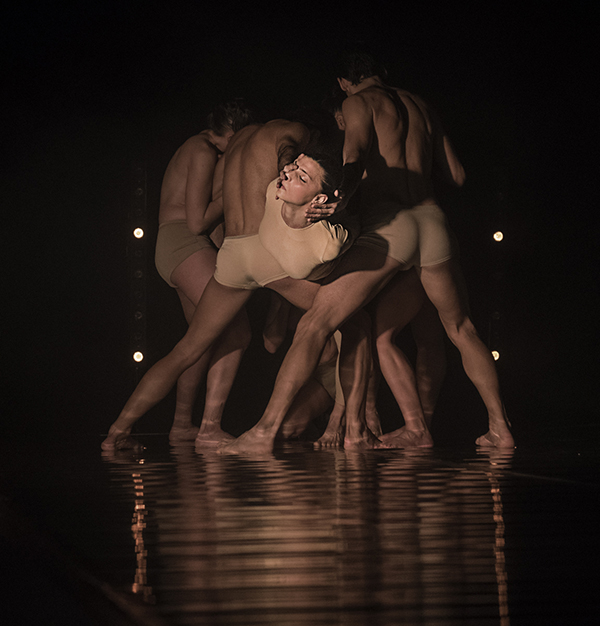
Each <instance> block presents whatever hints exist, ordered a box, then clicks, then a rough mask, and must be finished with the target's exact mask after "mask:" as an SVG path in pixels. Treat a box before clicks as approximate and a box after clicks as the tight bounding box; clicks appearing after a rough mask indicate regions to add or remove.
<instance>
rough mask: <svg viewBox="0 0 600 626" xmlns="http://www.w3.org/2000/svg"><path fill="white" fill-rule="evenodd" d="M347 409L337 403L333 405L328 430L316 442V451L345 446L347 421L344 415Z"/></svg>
mask: <svg viewBox="0 0 600 626" xmlns="http://www.w3.org/2000/svg"><path fill="white" fill-rule="evenodd" d="M345 411H346V407H345V406H344V405H343V404H339V403H338V402H336V403H335V404H334V405H333V411H331V415H330V416H329V422H328V423H327V428H326V429H325V432H324V433H323V434H322V435H321V437H320V438H319V439H318V440H317V441H315V443H314V447H315V450H323V449H326V448H337V449H339V448H341V447H342V446H343V444H344V436H345V433H346V420H345V419H344V414H345Z"/></svg>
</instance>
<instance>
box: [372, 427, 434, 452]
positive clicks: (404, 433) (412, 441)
mask: <svg viewBox="0 0 600 626" xmlns="http://www.w3.org/2000/svg"><path fill="white" fill-rule="evenodd" d="M380 439H381V441H383V442H384V443H385V444H387V446H388V447H389V448H431V447H432V446H433V439H432V438H431V434H430V433H429V431H428V430H422V431H421V430H419V431H417V430H408V429H407V428H406V426H402V428H398V430H394V431H392V432H391V433H386V434H385V435H382V436H381V437H380Z"/></svg>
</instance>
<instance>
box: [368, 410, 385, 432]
mask: <svg viewBox="0 0 600 626" xmlns="http://www.w3.org/2000/svg"><path fill="white" fill-rule="evenodd" d="M365 417H366V419H367V426H368V427H369V430H370V431H371V432H372V433H373V434H374V435H375V437H381V435H382V434H383V431H382V430H381V422H380V421H379V413H378V412H377V409H373V410H369V409H367V411H366V415H365Z"/></svg>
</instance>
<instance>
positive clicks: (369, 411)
mask: <svg viewBox="0 0 600 626" xmlns="http://www.w3.org/2000/svg"><path fill="white" fill-rule="evenodd" d="M379 379H380V372H379V364H378V363H377V361H376V359H375V358H373V367H372V369H371V376H370V377H369V384H368V386H367V402H366V405H365V416H366V419H367V426H368V427H369V430H370V431H371V432H372V433H373V434H374V435H375V437H378V438H381V435H382V434H383V431H382V430H381V422H380V421H379V412H378V411H377V392H378V391H379Z"/></svg>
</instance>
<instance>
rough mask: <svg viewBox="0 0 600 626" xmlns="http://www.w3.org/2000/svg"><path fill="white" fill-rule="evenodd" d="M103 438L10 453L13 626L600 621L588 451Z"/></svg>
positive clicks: (7, 564) (5, 502) (5, 469)
mask: <svg viewBox="0 0 600 626" xmlns="http://www.w3.org/2000/svg"><path fill="white" fill-rule="evenodd" d="M99 443H100V439H98V440H95V439H94V440H87V441H82V442H79V443H78V444H77V445H74V444H73V442H68V443H67V442H65V444H64V446H63V445H60V446H53V447H51V448H48V449H44V448H40V447H30V448H25V447H14V446H8V445H3V446H2V449H1V450H0V452H1V456H0V470H1V478H2V481H1V483H0V489H1V495H2V516H1V518H0V520H1V524H0V540H1V543H0V558H1V567H2V570H3V573H4V574H5V576H7V578H6V582H4V586H3V592H4V594H3V595H4V598H5V601H4V603H3V607H4V608H3V620H2V623H5V624H10V625H12V624H33V623H44V624H82V625H87V624H105V623H106V624H150V625H152V624H157V625H161V624H168V625H171V624H172V625H188V624H190V625H191V624H198V625H213V624H214V625H227V626H229V625H232V626H233V625H235V626H251V625H271V624H273V625H277V626H301V625H302V626H303V625H306V626H308V625H311V626H321V625H327V626H329V625H340V626H345V625H353V626H354V625H357V626H358V625H361V626H362V625H365V626H366V625H369V626H371V625H375V626H388V625H399V624H407V625H412V624H419V625H423V626H437V625H440V626H441V625H444V626H446V625H454V624H457V625H458V624H473V625H474V626H484V625H487V624H490V625H491V624H500V625H502V626H505V625H508V624H513V625H515V624H539V625H548V624H557V625H559V624H560V625H578V624H597V623H598V615H599V614H600V613H599V611H600V599H599V598H598V596H599V594H598V589H599V586H598V582H599V577H598V573H597V571H598V562H597V560H598V556H599V554H600V552H599V547H600V541H599V538H598V529H599V525H598V522H599V520H600V516H599V514H598V512H597V509H598V504H599V494H600V471H599V468H600V455H599V454H598V452H596V451H595V450H593V446H587V448H586V449H582V448H578V447H577V446H576V445H569V446H563V447H561V446H553V447H546V448H540V449H535V450H521V449H516V450H514V451H509V452H484V451H477V450H475V449H474V448H469V449H456V448H434V449H432V450H424V451H423V450H421V451H402V450H396V451H377V452H370V453H366V454H358V453H354V454H346V453H344V452H339V451H335V452H333V451H313V450H312V449H310V448H307V447H304V446H302V445H300V444H297V445H296V444H294V445H287V446H286V447H284V448H282V449H281V450H277V451H276V452H275V453H274V454H273V455H270V456H268V457H266V458H257V459H251V458H241V457H228V456H220V455H218V454H215V453H206V454H197V453H196V452H195V451H194V448H193V445H190V446H189V447H185V446H184V447H177V448H171V447H169V445H168V443H167V440H166V436H164V435H156V436H146V437H145V438H143V443H144V444H145V445H146V450H145V451H144V452H143V453H141V454H134V453H126V452H125V453H119V454H102V453H101V452H100V450H99ZM7 616H8V617H9V618H10V619H8V620H6V617H7ZM40 620H41V621H40Z"/></svg>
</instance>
